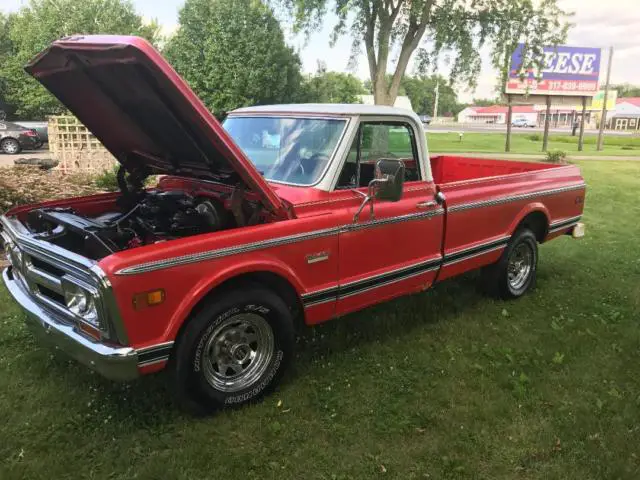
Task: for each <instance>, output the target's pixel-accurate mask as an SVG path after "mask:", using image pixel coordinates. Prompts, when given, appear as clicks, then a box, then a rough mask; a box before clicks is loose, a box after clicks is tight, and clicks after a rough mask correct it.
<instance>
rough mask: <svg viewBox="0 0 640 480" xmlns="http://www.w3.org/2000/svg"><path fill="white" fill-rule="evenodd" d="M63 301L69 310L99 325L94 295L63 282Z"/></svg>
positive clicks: (73, 284) (77, 286)
mask: <svg viewBox="0 0 640 480" xmlns="http://www.w3.org/2000/svg"><path fill="white" fill-rule="evenodd" d="M63 289H64V301H65V303H66V304H67V308H68V309H69V311H71V312H72V313H74V314H75V315H77V316H79V317H80V318H82V319H83V320H84V321H86V322H88V323H90V324H92V325H94V326H96V327H99V326H100V325H99V322H98V311H97V310H96V303H95V299H94V296H93V294H92V293H91V292H89V291H88V290H85V289H84V288H82V287H80V286H79V285H76V284H75V283H71V282H63Z"/></svg>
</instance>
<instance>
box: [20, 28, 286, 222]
mask: <svg viewBox="0 0 640 480" xmlns="http://www.w3.org/2000/svg"><path fill="white" fill-rule="evenodd" d="M203 68H206V67H204V66H203ZM25 69H26V71H27V72H28V73H29V74H31V75H33V76H34V77H35V78H36V79H37V80H38V81H40V83H42V84H43V85H44V86H45V87H46V88H47V89H48V90H49V91H50V92H51V93H53V94H54V95H55V96H56V97H57V98H58V99H59V100H60V101H61V102H62V103H63V104H64V105H65V106H66V107H67V108H68V109H69V110H70V111H71V113H73V114H74V115H75V116H76V117H77V118H78V119H79V120H80V121H81V122H82V123H83V124H84V125H85V126H86V127H87V128H88V129H89V130H90V131H91V132H92V133H93V134H94V135H95V136H96V138H98V140H100V141H101V142H102V144H103V145H104V146H105V148H107V150H109V151H110V152H111V153H112V154H113V156H114V157H115V158H116V159H117V160H118V161H119V162H120V163H122V164H123V165H124V166H125V167H126V168H127V170H129V171H136V170H139V171H146V172H147V173H150V174H171V175H180V176H184V177H191V178H200V179H205V180H211V181H216V182H221V183H225V184H227V185H231V186H233V185H237V184H244V185H245V186H246V187H248V188H249V189H250V190H252V191H253V192H255V193H256V194H258V195H259V197H260V199H261V201H262V203H263V205H264V206H265V207H266V208H267V209H268V210H270V211H272V212H274V213H278V214H283V215H284V207H283V204H282V201H281V200H280V199H279V198H278V196H277V195H276V194H275V192H274V191H273V190H272V189H271V187H270V186H269V185H268V183H267V182H266V181H265V180H264V178H263V177H262V176H261V175H260V173H259V172H258V171H257V170H256V169H255V167H254V166H253V164H252V163H251V161H250V160H249V159H248V158H247V157H246V156H245V155H244V154H243V152H242V151H241V150H240V148H239V147H238V146H237V145H236V144H235V143H234V141H233V140H232V139H231V137H229V135H228V134H227V132H226V131H225V130H224V128H223V127H222V125H221V124H220V123H219V122H218V121H217V120H216V119H215V118H214V117H213V115H211V113H210V112H209V111H208V110H207V108H206V107H205V105H204V104H203V103H202V101H201V100H200V99H199V98H198V97H197V96H196V95H195V93H193V91H192V90H191V89H190V88H189V86H188V85H187V84H186V82H185V81H184V80H183V79H182V78H181V77H180V76H179V75H178V74H177V73H176V72H175V70H173V68H172V67H171V66H170V65H169V64H168V63H167V62H166V60H165V59H164V58H163V57H162V56H161V55H160V54H159V53H158V52H157V51H156V50H155V49H154V48H153V47H152V46H151V44H150V43H149V42H147V41H146V40H144V39H141V38H138V37H123V36H111V35H90V36H76V37H69V38H65V39H62V40H59V41H56V42H54V43H53V44H52V45H51V46H50V47H49V48H47V49H46V50H44V51H43V52H41V53H40V54H39V55H38V56H36V57H35V58H34V59H33V60H32V61H31V62H30V63H29V64H28V65H27V66H26V67H25Z"/></svg>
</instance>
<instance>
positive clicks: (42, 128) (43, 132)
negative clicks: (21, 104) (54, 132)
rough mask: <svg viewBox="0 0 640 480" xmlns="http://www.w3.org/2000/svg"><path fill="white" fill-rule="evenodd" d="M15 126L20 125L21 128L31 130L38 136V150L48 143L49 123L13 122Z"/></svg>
mask: <svg viewBox="0 0 640 480" xmlns="http://www.w3.org/2000/svg"><path fill="white" fill-rule="evenodd" d="M13 123H15V124H16V125H20V126H21V127H25V128H28V129H30V130H33V131H34V132H36V133H37V134H38V139H39V140H40V146H38V147H37V148H40V147H41V146H42V145H43V144H44V143H46V142H48V141H49V123H48V122H36V121H27V120H17V121H15V122H13Z"/></svg>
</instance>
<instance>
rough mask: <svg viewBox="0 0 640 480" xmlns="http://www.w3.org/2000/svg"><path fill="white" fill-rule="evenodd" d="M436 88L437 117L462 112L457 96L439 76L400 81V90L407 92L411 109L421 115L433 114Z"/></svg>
mask: <svg viewBox="0 0 640 480" xmlns="http://www.w3.org/2000/svg"><path fill="white" fill-rule="evenodd" d="M436 86H437V87H438V115H439V116H443V115H450V116H451V115H455V114H457V113H458V112H459V111H460V110H462V105H460V104H459V103H458V96H457V95H456V92H455V91H454V90H453V88H452V86H451V84H450V83H449V82H448V81H447V79H446V78H444V77H443V76H441V75H432V76H430V77H427V76H423V77H410V76H405V77H404V78H403V79H402V82H401V84H400V88H401V89H402V88H403V89H404V90H405V91H406V92H407V96H408V97H409V100H411V105H412V106H413V109H414V110H415V111H416V112H418V113H421V114H428V115H432V114H433V107H434V103H435V91H436Z"/></svg>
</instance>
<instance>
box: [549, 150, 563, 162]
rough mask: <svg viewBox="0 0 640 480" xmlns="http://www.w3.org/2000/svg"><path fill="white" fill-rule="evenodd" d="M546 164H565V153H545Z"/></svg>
mask: <svg viewBox="0 0 640 480" xmlns="http://www.w3.org/2000/svg"><path fill="white" fill-rule="evenodd" d="M547 162H551V163H567V152H563V151H562V150H551V151H549V152H547Z"/></svg>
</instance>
